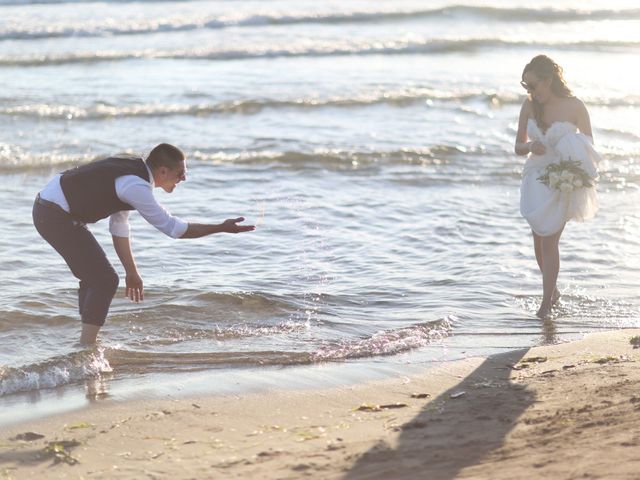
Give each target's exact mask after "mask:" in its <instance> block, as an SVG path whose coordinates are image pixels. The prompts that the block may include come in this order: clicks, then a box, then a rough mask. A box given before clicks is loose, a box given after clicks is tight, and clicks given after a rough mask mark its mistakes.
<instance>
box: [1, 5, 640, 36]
mask: <svg viewBox="0 0 640 480" xmlns="http://www.w3.org/2000/svg"><path fill="white" fill-rule="evenodd" d="M77 1H80V2H82V3H88V2H87V0H75V2H77ZM95 1H96V2H97V1H99V0H95ZM131 1H133V0H131ZM75 2H74V0H71V1H70V2H69V3H75ZM30 3H31V4H38V3H43V4H52V3H65V2H52V1H48V0H44V1H37V0H32V1H31V2H30ZM108 3H126V1H124V0H117V1H115V2H114V0H111V1H110V2H107V4H108ZM146 3H147V4H151V3H154V2H146ZM159 3H161V2H159ZM18 4H20V5H22V4H24V2H23V1H22V0H20V1H19V2H15V3H12V2H11V1H9V2H3V3H0V6H1V5H18ZM459 17H462V18H464V19H468V18H469V17H470V18H474V17H475V18H476V19H479V20H484V21H491V20H497V21H501V22H545V23H553V22H577V21H586V20H588V21H594V20H610V19H625V20H632V19H637V18H640V9H637V8H632V9H600V10H587V9H571V8H569V9H554V8H543V9H535V8H519V7H513V8H509V7H507V8H501V7H490V6H473V5H453V6H448V7H441V8H432V9H418V10H416V9H394V10H378V11H344V12H338V13H334V12H328V11H325V12H323V11H319V12H314V13H300V14H293V15H286V14H282V13H281V12H273V13H264V14H257V15H256V14H251V13H248V14H246V15H242V14H240V15H238V14H235V15H226V16H224V15H219V14H218V15H206V14H203V13H202V12H197V13H193V14H191V15H181V16H179V17H174V18H160V19H154V20H153V21H148V20H140V19H132V20H128V22H129V23H127V20H126V19H123V21H122V22H118V23H119V26H114V24H113V22H105V23H100V22H99V21H98V22H96V21H95V20H94V19H93V18H92V19H91V20H90V21H86V22H84V23H81V24H62V25H56V24H55V23H53V22H52V23H48V24H47V25H36V26H31V27H24V26H17V25H19V24H16V25H15V26H12V27H10V28H5V29H4V31H2V30H0V40H29V39H45V38H65V37H98V36H117V35H142V34H151V33H170V32H180V31H191V30H200V29H223V28H230V27H235V28H237V27H256V26H258V27H259V26H269V25H304V24H320V25H322V24H346V23H348V24H352V23H356V24H358V23H375V24H379V23H381V22H399V21H404V20H412V21H413V20H416V19H430V18H434V19H451V18H459Z"/></svg>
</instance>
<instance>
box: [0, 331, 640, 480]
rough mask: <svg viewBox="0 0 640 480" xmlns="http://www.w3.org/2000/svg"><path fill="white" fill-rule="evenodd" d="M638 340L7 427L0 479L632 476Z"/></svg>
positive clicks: (611, 337)
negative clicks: (363, 380)
mask: <svg viewBox="0 0 640 480" xmlns="http://www.w3.org/2000/svg"><path fill="white" fill-rule="evenodd" d="M637 335H640V330H618V331H613V332H605V333H597V334H591V335H588V336H587V337H586V338H585V339H583V340H580V341H576V342H572V343H566V344H561V345H554V346H547V347H536V348H532V349H529V350H516V351H511V352H507V353H504V354H500V355H496V356H492V357H490V358H474V359H467V360H464V361H460V362H453V363H447V364H441V365H438V366H436V367H435V368H432V369H429V370H427V371H425V372H424V373H422V374H420V375H413V376H411V377H398V378H393V379H388V380H384V381H376V382H370V383H366V384H358V385H353V386H343V387H337V388H330V389H323V390H315V391H312V390H297V391H282V390H281V391H273V392H267V393H259V394H246V395H239V396H236V395H234V396H223V397H220V396H218V397H207V398H189V399H180V400H170V401H167V400H165V401H132V402H122V403H117V402H114V403H111V404H106V405H104V404H103V405H95V406H91V407H89V408H86V409H83V410H80V411H75V412H70V413H66V414H63V415H56V416H50V417H48V418H45V419H41V420H37V421H33V422H28V423H22V424H19V425H15V426H12V427H10V428H8V429H6V430H5V431H2V432H1V433H0V479H7V478H15V479H21V478H30V477H32V478H56V479H58V478H127V479H130V478H150V479H164V478H171V479H204V478H260V479H263V478H273V479H276V478H277V479H289V478H290V479H296V478H305V477H308V478H323V479H338V478H340V479H378V478H379V479H389V478H393V479H404V478H406V479H409V478H411V479H414V478H429V479H450V478H469V479H471V478H476V479H477V478H491V479H513V478H543V477H546V478H554V479H565V478H567V479H568V478H608V479H611V478H615V479H618V478H620V479H626V478H628V479H632V478H633V479H636V478H638V475H639V474H638V472H640V459H639V456H638V455H637V452H638V447H640V348H634V345H633V344H632V339H633V337H634V336H637Z"/></svg>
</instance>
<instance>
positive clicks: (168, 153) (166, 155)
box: [146, 143, 185, 170]
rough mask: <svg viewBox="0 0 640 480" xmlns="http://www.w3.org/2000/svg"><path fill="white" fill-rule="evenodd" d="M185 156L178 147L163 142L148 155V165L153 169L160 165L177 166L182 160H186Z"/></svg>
mask: <svg viewBox="0 0 640 480" xmlns="http://www.w3.org/2000/svg"><path fill="white" fill-rule="evenodd" d="M184 160H185V156H184V153H182V150H180V149H179V148H178V147H174V146H173V145H169V144H168V143H161V144H160V145H156V146H155V147H154V148H153V150H151V152H149V155H148V156H147V160H146V162H147V165H148V166H149V168H150V169H151V170H155V169H156V168H159V167H167V168H171V169H173V168H176V166H177V165H178V164H179V163H180V162H184Z"/></svg>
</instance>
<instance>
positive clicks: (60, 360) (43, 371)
mask: <svg viewBox="0 0 640 480" xmlns="http://www.w3.org/2000/svg"><path fill="white" fill-rule="evenodd" d="M111 371H112V369H111V366H110V365H109V362H108V361H107V359H106V358H105V356H104V350H103V349H96V350H95V351H84V352H74V353H71V354H69V355H66V356H62V357H56V358H52V359H50V360H47V361H44V362H41V363H36V364H31V365H26V366H22V367H3V366H0V397H1V396H4V395H10V394H12V393H18V392H29V391H35V390H42V389H48V388H56V387H60V386H63V385H68V384H72V383H77V382H80V381H83V380H86V379H89V378H92V377H96V376H100V375H101V374H104V373H110V372H111Z"/></svg>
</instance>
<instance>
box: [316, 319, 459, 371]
mask: <svg viewBox="0 0 640 480" xmlns="http://www.w3.org/2000/svg"><path fill="white" fill-rule="evenodd" d="M455 320H456V318H455V317H453V316H447V317H445V318H443V319H440V320H438V321H436V322H429V323H421V324H417V325H412V326H410V327H406V328H399V329H391V330H381V331H379V332H377V333H375V334H374V335H372V336H370V337H367V338H361V339H355V340H343V341H339V342H325V344H324V345H323V346H322V347H321V348H319V349H317V350H316V351H314V352H313V353H312V354H311V358H312V359H313V361H315V362H323V361H335V360H348V359H355V358H364V357H376V356H382V355H396V354H398V353H402V352H406V351H408V350H413V349H416V348H420V347H425V346H427V345H431V344H433V343H434V342H436V341H439V340H442V339H443V338H445V337H447V336H449V335H450V333H451V329H452V328H453V323H454V322H455Z"/></svg>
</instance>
